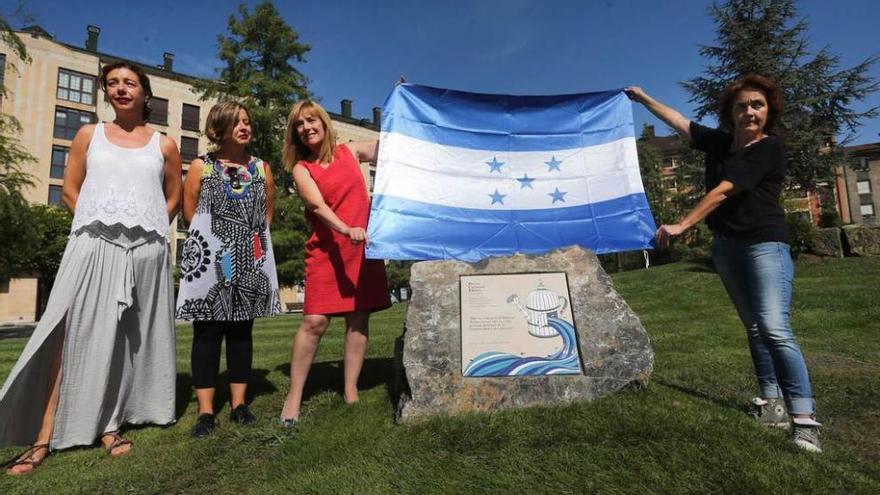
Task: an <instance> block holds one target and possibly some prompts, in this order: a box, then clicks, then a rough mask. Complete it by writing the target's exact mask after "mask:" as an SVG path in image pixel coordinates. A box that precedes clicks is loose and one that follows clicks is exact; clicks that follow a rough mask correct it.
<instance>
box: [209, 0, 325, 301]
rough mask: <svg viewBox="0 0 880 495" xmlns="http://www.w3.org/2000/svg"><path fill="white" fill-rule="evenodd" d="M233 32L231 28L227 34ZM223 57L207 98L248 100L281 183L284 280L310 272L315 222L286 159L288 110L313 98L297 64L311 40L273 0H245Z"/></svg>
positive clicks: (261, 149) (223, 38) (279, 256)
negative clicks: (306, 254)
mask: <svg viewBox="0 0 880 495" xmlns="http://www.w3.org/2000/svg"><path fill="white" fill-rule="evenodd" d="M227 33H228V34H227ZM217 41H218V45H219V52H218V57H219V58H220V60H221V61H222V62H223V63H224V64H225V65H224V67H223V68H222V69H220V71H219V77H218V78H217V79H215V80H200V81H195V83H194V86H195V87H196V88H197V90H198V91H199V92H200V93H201V94H202V99H210V98H217V99H220V100H224V99H234V100H238V101H242V102H243V103H245V104H246V105H247V106H248V109H249V110H250V112H251V123H252V125H253V127H254V141H253V142H252V143H251V145H250V151H251V153H253V154H254V155H256V156H259V157H261V158H262V159H264V160H266V161H267V162H268V163H269V164H270V165H271V166H272V173H273V175H274V176H275V181H276V184H277V186H278V187H277V191H276V195H275V198H276V205H275V207H276V214H275V222H274V224H273V225H272V244H273V248H274V249H273V251H274V254H275V260H276V267H277V269H278V279H279V280H278V281H279V283H281V284H282V285H295V284H298V283H300V282H301V281H302V280H303V278H304V270H303V267H304V265H303V260H302V253H303V246H304V245H305V241H306V238H307V236H308V232H309V228H308V225H307V224H306V222H305V220H304V219H303V207H302V202H301V201H300V199H299V198H298V197H297V196H295V195H294V194H292V192H291V191H292V189H291V184H292V180H291V176H290V174H289V173H288V172H287V171H286V170H285V169H284V167H283V165H282V163H281V147H282V144H283V142H284V130H285V127H286V125H287V115H288V113H289V112H290V109H291V108H292V107H293V104H294V103H296V102H297V101H298V100H300V99H303V98H310V97H311V93H310V92H309V90H308V88H307V86H308V82H309V80H308V78H307V77H306V76H305V75H303V73H302V72H300V71H299V70H298V69H297V68H296V66H297V64H300V63H304V62H305V54H306V53H307V52H308V51H309V50H310V47H309V45H307V44H304V43H300V42H299V34H297V32H296V31H294V30H293V28H291V27H290V26H289V25H288V24H287V23H286V22H285V21H284V19H282V18H281V16H280V15H279V14H278V10H277V9H276V8H275V6H274V5H273V4H272V2H269V1H264V2H262V3H260V4H258V5H256V6H255V7H254V9H253V12H251V11H249V10H248V8H247V6H246V5H244V4H242V5H240V6H239V7H238V17H236V16H235V15H230V16H229V22H228V26H227V30H226V33H224V34H220V35H219V36H218V37H217Z"/></svg>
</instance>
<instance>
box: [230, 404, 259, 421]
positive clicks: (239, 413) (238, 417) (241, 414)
mask: <svg viewBox="0 0 880 495" xmlns="http://www.w3.org/2000/svg"><path fill="white" fill-rule="evenodd" d="M229 420H230V421H232V422H233V423H238V424H239V425H241V426H247V425H252V424H254V423H255V422H256V421H257V418H256V417H254V415H253V414H252V413H251V410H250V409H248V406H247V404H239V406H238V407H236V408H235V409H233V410H232V412H231V413H229Z"/></svg>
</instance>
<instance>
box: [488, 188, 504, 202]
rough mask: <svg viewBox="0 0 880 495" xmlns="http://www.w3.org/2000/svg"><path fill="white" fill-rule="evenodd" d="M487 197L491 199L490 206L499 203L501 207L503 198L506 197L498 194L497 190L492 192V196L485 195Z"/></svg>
mask: <svg viewBox="0 0 880 495" xmlns="http://www.w3.org/2000/svg"><path fill="white" fill-rule="evenodd" d="M487 196H489V197H490V198H492V204H493V205H494V204H495V203H501V204H502V205H503V204H504V197H505V196H507V195H506V194H501V193H499V192H498V189H495V192H494V193H492V194H487Z"/></svg>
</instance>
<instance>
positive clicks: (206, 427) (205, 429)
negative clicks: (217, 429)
mask: <svg viewBox="0 0 880 495" xmlns="http://www.w3.org/2000/svg"><path fill="white" fill-rule="evenodd" d="M215 425H216V423H215V421H214V415H213V414H208V413H205V414H199V418H198V419H197V420H196V425H195V426H193V429H192V436H194V437H196V438H204V437H206V436H208V435H210V434H211V433H213V432H214V426H215Z"/></svg>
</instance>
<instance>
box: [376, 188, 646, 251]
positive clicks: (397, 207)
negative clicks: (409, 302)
mask: <svg viewBox="0 0 880 495" xmlns="http://www.w3.org/2000/svg"><path fill="white" fill-rule="evenodd" d="M370 218H371V221H370V224H369V232H368V236H369V239H370V243H369V245H368V246H367V250H366V253H367V257H368V258H372V259H394V260H429V259H457V260H461V261H478V260H481V259H483V258H486V257H489V256H507V255H510V254H512V249H511V247H512V246H516V249H515V251H517V252H522V253H530V254H538V253H544V252H547V251H550V250H552V249H555V248H558V247H564V246H572V245H579V246H584V247H587V248H589V249H591V250H592V251H593V252H595V253H597V254H602V253H609V252H619V251H631V250H639V249H644V248H645V247H647V246H649V245H651V244H652V243H653V238H652V236H653V233H654V231H655V230H656V226H655V224H654V219H653V217H652V216H651V211H650V209H649V208H648V202H647V198H646V197H645V195H644V193H638V194H630V195H628V196H624V197H621V198H616V199H612V200H609V201H602V202H599V203H592V204H587V205H582V206H572V207H566V208H550V209H539V210H480V209H472V208H453V207H447V206H440V205H435V204H430V203H423V202H420V201H413V200H408V199H402V198H398V197H393V196H382V195H376V196H374V197H373V204H372V208H371V212H370Z"/></svg>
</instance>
